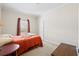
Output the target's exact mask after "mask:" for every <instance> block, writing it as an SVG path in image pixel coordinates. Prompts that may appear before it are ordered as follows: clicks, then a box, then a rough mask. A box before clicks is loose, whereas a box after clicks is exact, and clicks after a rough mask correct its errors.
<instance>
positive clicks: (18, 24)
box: [16, 18, 30, 36]
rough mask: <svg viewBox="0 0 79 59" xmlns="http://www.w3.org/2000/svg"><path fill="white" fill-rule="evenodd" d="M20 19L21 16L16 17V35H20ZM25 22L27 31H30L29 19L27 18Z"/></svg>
mask: <svg viewBox="0 0 79 59" xmlns="http://www.w3.org/2000/svg"><path fill="white" fill-rule="evenodd" d="M20 20H21V18H18V21H17V34H16V35H17V36H18V35H20V32H21V28H20V27H21V26H20ZM27 23H28V29H27V31H28V33H30V20H29V19H27Z"/></svg>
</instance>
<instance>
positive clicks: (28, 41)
mask: <svg viewBox="0 0 79 59" xmlns="http://www.w3.org/2000/svg"><path fill="white" fill-rule="evenodd" d="M12 39H13V43H17V44H19V45H20V48H19V49H18V51H17V55H20V54H22V53H23V52H25V51H27V50H28V49H29V48H30V47H33V46H35V45H39V46H41V47H42V46H43V44H42V40H41V37H40V36H39V35H34V36H29V37H19V36H14V37H13V38H12Z"/></svg>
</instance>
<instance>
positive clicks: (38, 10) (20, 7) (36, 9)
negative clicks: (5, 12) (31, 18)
mask: <svg viewBox="0 0 79 59" xmlns="http://www.w3.org/2000/svg"><path fill="white" fill-rule="evenodd" d="M2 5H3V6H5V7H9V8H11V9H14V10H17V11H20V12H23V13H28V14H32V15H41V14H42V13H44V12H46V11H48V10H50V9H54V8H56V7H58V6H61V5H63V4H62V3H4V4H2Z"/></svg>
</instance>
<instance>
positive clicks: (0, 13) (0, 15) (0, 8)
mask: <svg viewBox="0 0 79 59" xmlns="http://www.w3.org/2000/svg"><path fill="white" fill-rule="evenodd" d="M0 20H1V7H0Z"/></svg>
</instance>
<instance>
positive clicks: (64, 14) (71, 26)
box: [40, 4, 78, 45]
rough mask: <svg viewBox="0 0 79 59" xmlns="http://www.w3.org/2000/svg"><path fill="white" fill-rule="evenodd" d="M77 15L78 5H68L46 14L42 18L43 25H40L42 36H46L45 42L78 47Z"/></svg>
mask: <svg viewBox="0 0 79 59" xmlns="http://www.w3.org/2000/svg"><path fill="white" fill-rule="evenodd" d="M77 13H78V10H77V5H76V4H67V5H64V6H61V7H58V8H55V9H54V10H50V11H48V12H46V13H44V14H43V16H41V18H40V21H41V23H43V21H44V23H43V25H42V24H41V23H40V33H41V34H40V35H42V34H44V40H45V41H48V42H50V43H55V44H59V43H61V42H63V43H68V44H72V45H77V44H78V43H77V41H78V37H77V35H78V27H77V25H78V23H77V18H78V15H77ZM43 29H44V30H43ZM43 31H44V32H43Z"/></svg>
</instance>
